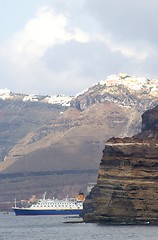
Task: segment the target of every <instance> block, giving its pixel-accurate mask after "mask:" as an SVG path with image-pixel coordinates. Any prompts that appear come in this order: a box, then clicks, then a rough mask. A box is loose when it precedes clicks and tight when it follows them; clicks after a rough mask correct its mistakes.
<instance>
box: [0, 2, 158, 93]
mask: <svg viewBox="0 0 158 240" xmlns="http://www.w3.org/2000/svg"><path fill="white" fill-rule="evenodd" d="M157 9H158V1H157V0H128V1H127V0H109V1H107V0H78V1H76V0H0V31H1V33H0V88H8V89H10V90H11V91H13V92H20V93H37V94H44V95H47V94H49V95H54V94H65V95H75V94H76V93H79V92H81V91H83V90H84V89H86V88H87V87H90V86H91V85H92V84H94V83H96V82H99V81H101V80H104V79H105V78H106V77H107V76H108V75H111V74H118V73H120V72H124V73H128V74H130V75H136V76H145V77H148V78H158V66H157V65H158V13H157Z"/></svg>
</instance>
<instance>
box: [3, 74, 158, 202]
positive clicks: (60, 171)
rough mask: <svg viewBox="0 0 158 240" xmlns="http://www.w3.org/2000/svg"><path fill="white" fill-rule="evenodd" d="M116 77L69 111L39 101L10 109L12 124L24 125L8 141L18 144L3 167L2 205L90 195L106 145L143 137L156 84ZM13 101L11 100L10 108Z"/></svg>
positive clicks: (85, 95) (75, 102) (157, 101)
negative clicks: (36, 198)
mask: <svg viewBox="0 0 158 240" xmlns="http://www.w3.org/2000/svg"><path fill="white" fill-rule="evenodd" d="M111 78H112V77H110V78H108V79H106V81H104V82H101V83H98V84H96V85H94V86H92V87H90V88H89V89H87V90H86V91H84V92H83V93H81V94H79V95H78V96H76V97H74V98H71V103H70V104H69V105H67V106H66V107H65V106H63V105H64V104H63V102H62V104H61V103H59V102H58V104H47V103H43V102H41V101H43V100H42V99H43V98H39V97H38V100H37V101H36V102H31V101H27V102H25V103H24V102H23V101H21V102H22V103H21V102H20V103H18V104H21V105H17V106H22V107H21V108H20V109H21V110H20V111H19V110H18V109H19V107H17V109H16V108H14V111H12V112H11V111H10V109H12V108H11V107H10V108H9V107H8V109H7V111H6V112H7V114H10V117H9V118H8V119H9V121H10V122H11V123H12V121H13V120H12V116H13V115H14V116H15V117H16V118H15V122H16V121H17V119H19V121H20V123H21V125H20V128H19V132H18V131H17V128H15V130H14V132H11V131H10V132H9V133H8V135H7V139H8V140H7V141H9V137H10V138H12V139H13V140H14V141H13V142H12V144H10V145H9V147H8V149H6V150H5V153H3V156H4V161H3V162H2V163H0V171H1V179H0V187H1V189H2V191H3V196H1V199H0V200H1V201H7V200H8V199H10V201H13V200H14V198H15V197H17V196H18V197H19V199H20V198H26V197H28V196H29V195H30V194H31V193H32V194H37V195H39V194H42V193H43V192H44V191H45V190H46V191H47V192H48V194H51V192H52V191H53V193H54V195H55V196H57V197H58V196H64V195H67V194H69V193H72V194H76V193H77V191H79V190H81V189H82V190H84V191H85V192H86V189H87V186H88V183H89V182H95V181H96V178H97V169H98V165H99V162H100V160H99V158H100V157H101V151H102V149H103V146H104V143H105V141H106V140H108V139H109V138H111V137H124V136H132V135H133V134H136V133H138V132H139V131H140V129H141V114H142V113H143V112H144V111H145V110H147V109H150V108H152V107H153V106H156V105H157V104H158V97H157V94H156V92H155V91H154V89H156V87H157V86H156V82H155V85H154V84H153V83H152V81H149V80H147V79H144V80H143V81H144V82H143V84H142V82H141V80H142V79H139V78H138V79H137V78H136V77H129V76H118V77H117V79H115V77H114V80H115V81H112V79H111ZM116 80H117V81H116ZM12 95H13V94H12ZM39 99H40V100H39ZM44 99H45V98H44ZM69 100H70V99H69ZM8 101H9V100H8ZM14 101H15V99H14V100H13V99H12V100H10V102H9V103H10V104H11V106H12V104H13V102H14ZM19 101H20V100H19ZM53 101H54V100H53ZM3 103H6V102H5V101H3ZM27 105H29V107H30V108H28V107H27ZM28 109H30V110H28ZM17 110H18V111H19V112H18V111H17ZM47 111H48V112H47ZM2 114H3V112H1V115H2ZM18 114H19V115H18ZM17 116H18V117H17ZM28 119H29V120H28ZM5 122H7V118H5ZM27 122H29V124H28V125H27V127H25V126H26V123H27ZM33 123H34V124H33ZM35 123H36V124H35ZM37 123H38V124H37ZM28 126H29V127H28ZM31 126H32V128H31ZM12 129H13V128H12ZM26 130H27V131H26ZM22 132H24V134H21V133H22ZM16 134H17V135H16ZM1 139H2V138H1ZM7 141H6V142H7ZM2 146H4V145H2ZM99 156H100V157H99ZM15 183H16V184H15Z"/></svg>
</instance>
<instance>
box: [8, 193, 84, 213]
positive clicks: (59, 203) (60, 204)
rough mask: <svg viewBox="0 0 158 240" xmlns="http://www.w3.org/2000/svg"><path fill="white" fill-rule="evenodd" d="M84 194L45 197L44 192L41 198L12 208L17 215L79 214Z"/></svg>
mask: <svg viewBox="0 0 158 240" xmlns="http://www.w3.org/2000/svg"><path fill="white" fill-rule="evenodd" d="M84 199H85V198H84V194H83V193H79V194H78V196H77V197H76V198H68V197H67V198H65V199H62V200H59V199H55V198H53V199H49V198H48V199H46V193H44V194H43V198H41V199H38V200H37V201H36V202H35V203H33V204H31V205H30V206H26V207H17V205H16V201H15V206H14V207H13V208H12V209H13V211H14V212H15V215H16V216H19V215H79V214H80V213H81V211H82V210H83V202H84Z"/></svg>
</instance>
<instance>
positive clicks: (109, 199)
mask: <svg viewBox="0 0 158 240" xmlns="http://www.w3.org/2000/svg"><path fill="white" fill-rule="evenodd" d="M142 123H143V124H142V132H141V133H139V134H137V135H135V136H133V137H132V138H122V139H121V138H112V139H110V140H109V141H108V142H107V143H106V145H105V149H104V151H103V157H102V160H101V163H100V168H99V171H98V181H97V185H96V186H95V187H94V188H93V189H92V191H91V193H90V195H89V196H88V197H87V199H86V201H85V204H84V221H85V222H102V223H106V224H158V143H157V139H158V124H157V123H158V107H155V108H154V109H152V110H148V111H147V112H146V113H144V114H143V115H142Z"/></svg>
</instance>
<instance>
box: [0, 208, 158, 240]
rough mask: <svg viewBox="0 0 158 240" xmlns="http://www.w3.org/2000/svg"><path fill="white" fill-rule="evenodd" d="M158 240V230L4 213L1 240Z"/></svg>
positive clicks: (69, 218) (1, 222) (0, 214)
mask: <svg viewBox="0 0 158 240" xmlns="http://www.w3.org/2000/svg"><path fill="white" fill-rule="evenodd" d="M84 239H86V240H128V239H129V240H158V227H157V226H149V225H146V226H124V225H121V226H105V225H99V224H95V223H83V222H79V221H78V218H76V219H75V218H74V217H73V218H72V219H71V216H15V214H14V213H12V212H9V213H4V212H0V240H84Z"/></svg>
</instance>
